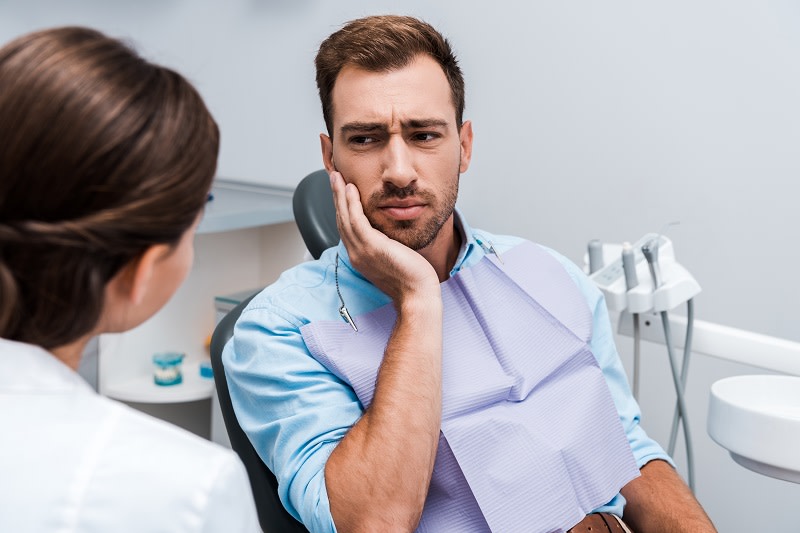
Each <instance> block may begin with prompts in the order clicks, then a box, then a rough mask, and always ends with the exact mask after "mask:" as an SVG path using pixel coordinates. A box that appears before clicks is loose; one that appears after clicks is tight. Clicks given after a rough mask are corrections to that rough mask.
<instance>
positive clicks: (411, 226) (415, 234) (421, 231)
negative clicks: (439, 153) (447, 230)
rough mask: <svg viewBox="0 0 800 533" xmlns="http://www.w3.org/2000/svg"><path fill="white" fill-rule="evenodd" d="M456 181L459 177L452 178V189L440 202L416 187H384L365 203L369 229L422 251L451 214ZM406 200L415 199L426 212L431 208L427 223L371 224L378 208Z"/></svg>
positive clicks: (374, 221) (409, 221)
mask: <svg viewBox="0 0 800 533" xmlns="http://www.w3.org/2000/svg"><path fill="white" fill-rule="evenodd" d="M458 181H459V177H458V176H456V179H455V186H454V187H452V188H451V189H450V190H448V191H447V192H446V193H445V195H444V196H443V197H441V198H437V197H436V196H435V195H434V194H433V193H431V192H428V191H420V190H418V189H417V186H416V184H411V185H409V186H408V187H403V188H399V187H395V186H394V185H392V184H390V183H386V184H385V185H384V188H383V190H381V191H378V192H376V193H374V194H373V195H372V196H370V198H369V202H367V205H368V207H369V209H367V212H366V215H367V219H368V220H369V222H370V224H372V227H374V228H375V229H377V230H378V231H380V232H381V233H383V234H384V235H386V236H387V237H389V238H390V239H394V240H396V241H398V242H400V243H402V244H405V245H406V246H408V247H409V248H411V249H412V250H422V249H423V248H425V247H426V246H428V245H430V244H431V243H432V242H433V241H434V239H436V236H437V235H439V231H440V230H441V229H442V226H444V223H445V222H447V220H448V219H449V218H450V216H451V215H452V214H453V210H454V209H455V207H456V199H457V198H458ZM407 197H412V198H416V199H419V200H420V201H422V202H423V203H425V204H427V205H428V206H429V207H430V208H433V216H432V217H430V218H429V219H427V220H391V221H388V222H386V223H381V222H379V221H377V220H375V217H374V216H373V215H374V213H376V212H377V211H378V209H379V208H378V207H377V206H378V205H381V204H383V203H385V202H386V201H387V200H391V199H394V198H398V199H403V198H407Z"/></svg>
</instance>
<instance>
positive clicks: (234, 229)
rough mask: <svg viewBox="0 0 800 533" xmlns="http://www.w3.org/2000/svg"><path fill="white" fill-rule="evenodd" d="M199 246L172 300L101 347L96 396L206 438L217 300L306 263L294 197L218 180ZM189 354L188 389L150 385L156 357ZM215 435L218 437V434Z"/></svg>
mask: <svg viewBox="0 0 800 533" xmlns="http://www.w3.org/2000/svg"><path fill="white" fill-rule="evenodd" d="M212 194H213V199H212V200H211V201H210V202H209V204H208V207H207V208H206V212H205V215H204V218H203V221H202V223H201V224H200V226H199V228H198V235H197V237H196V239H195V260H194V266H193V268H192V271H191V272H190V273H189V276H188V277H187V279H186V281H185V282H184V284H183V285H182V286H181V287H180V289H178V291H177V292H176V294H175V295H174V296H173V298H172V299H171V300H170V301H169V303H167V305H166V306H165V307H164V308H163V309H161V310H160V311H159V312H158V313H157V314H156V315H154V316H153V317H152V318H150V319H149V320H148V321H147V322H145V323H144V324H142V325H141V326H139V327H137V328H135V329H133V330H131V331H128V332H125V333H121V334H107V335H102V336H101V337H100V339H99V370H98V390H99V392H100V393H101V394H104V395H106V396H109V397H111V398H115V399H118V400H121V401H124V402H126V403H130V404H132V405H133V406H135V407H137V408H139V409H141V410H144V411H146V412H149V413H150V414H153V415H155V416H159V417H161V418H164V419H167V420H169V421H171V422H174V423H176V424H178V425H181V426H183V427H186V428H187V429H190V430H192V431H194V432H196V433H198V434H201V435H203V436H206V437H209V436H210V435H211V433H212V429H213V428H211V421H210V420H211V397H212V391H213V388H214V383H213V380H212V379H208V378H203V377H201V376H200V373H199V364H200V362H201V361H204V360H208V351H207V341H208V339H209V338H210V335H211V333H212V332H213V329H214V325H215V323H216V319H215V311H214V298H215V296H219V295H223V294H229V293H234V292H237V291H242V290H246V289H253V290H254V291H255V290H257V289H259V288H261V287H263V286H265V285H267V284H269V283H271V282H272V281H274V280H275V279H276V278H277V277H278V275H280V273H281V272H282V271H283V270H285V269H287V268H289V267H290V266H292V265H295V264H297V263H299V262H301V261H302V260H303V257H304V253H305V246H304V245H303V242H302V239H301V237H300V234H299V232H298V231H297V228H296V226H295V224H294V219H293V216H292V208H291V199H292V190H291V189H289V188H283V187H271V186H263V185H253V184H245V183H241V182H235V181H230V180H217V182H216V183H215V186H214V188H213V190H212ZM164 351H177V352H182V353H184V354H186V357H185V359H184V362H183V382H182V383H180V384H178V385H170V386H159V385H156V384H155V383H154V381H153V363H152V356H153V354H154V353H156V352H164ZM216 432H218V430H217V431H216Z"/></svg>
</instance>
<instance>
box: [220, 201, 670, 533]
mask: <svg viewBox="0 0 800 533" xmlns="http://www.w3.org/2000/svg"><path fill="white" fill-rule="evenodd" d="M456 227H457V228H458V229H459V231H460V232H461V236H462V246H461V250H460V252H459V255H458V258H457V259H456V262H455V266H454V267H453V270H452V271H451V272H450V275H451V276H452V275H454V274H455V273H456V272H458V271H459V270H461V269H463V268H469V267H470V266H472V265H474V264H476V263H477V262H478V261H480V260H481V259H482V258H483V256H484V255H485V254H486V253H489V247H490V246H491V247H493V249H494V251H496V252H497V253H498V254H500V255H502V254H503V252H504V251H506V250H508V249H510V248H512V247H514V246H516V245H517V244H519V243H520V242H521V241H522V239H520V238H518V237H511V236H499V235H492V234H490V233H487V232H485V231H480V230H473V229H471V228H470V227H469V226H468V225H467V223H466V221H465V220H464V218H463V217H462V216H461V214H460V213H459V212H458V211H456ZM548 252H550V253H551V254H552V255H553V256H554V257H555V258H556V259H557V260H558V261H559V262H560V263H561V264H562V265H563V266H564V268H565V270H566V271H567V272H568V273H569V275H570V277H571V278H572V279H573V281H574V282H575V284H576V285H577V286H578V288H579V290H580V291H581V293H582V294H583V295H584V297H585V299H586V303H587V305H588V306H589V309H590V310H591V311H592V316H593V330H592V338H591V340H590V348H591V350H592V353H593V354H594V356H595V358H596V359H597V362H598V364H599V366H600V368H601V370H602V372H603V375H604V377H605V379H606V381H607V383H608V387H609V390H610V391H611V396H612V398H613V400H614V404H615V405H616V407H617V410H618V411H619V417H620V421H621V422H622V425H623V428H624V430H625V433H626V435H627V437H628V441H629V442H630V445H631V450H632V451H633V454H634V457H635V458H636V462H637V464H638V465H639V467H640V468H641V467H642V466H643V465H644V464H646V463H647V462H649V461H651V460H653V459H663V460H666V461H668V462H670V464H672V461H671V459H670V458H669V457H668V456H667V454H666V453H665V452H664V450H663V449H662V448H661V446H659V445H658V444H657V443H656V442H655V441H653V440H652V439H650V438H649V437H648V436H647V435H646V434H645V432H644V430H643V429H642V428H641V427H640V425H639V418H640V410H639V406H638V404H637V403H636V401H635V400H634V399H633V396H632V394H631V392H630V388H629V386H628V381H627V377H626V374H625V370H624V369H623V367H622V362H621V361H620V358H619V355H618V354H617V350H616V347H615V345H614V338H613V334H612V330H611V323H610V321H609V317H608V311H607V308H606V305H605V300H604V298H603V295H602V293H601V292H600V291H599V290H598V289H597V287H595V285H594V284H593V283H592V282H591V280H589V278H588V277H587V276H586V275H585V274H584V273H583V271H581V270H580V269H579V268H578V267H577V266H576V265H575V264H574V263H572V262H570V261H569V260H568V259H566V258H565V257H563V256H561V255H560V254H558V253H556V252H554V251H552V250H549V249H548ZM337 253H338V254H339V267H338V278H339V288H340V291H341V298H342V299H343V300H344V302H345V304H346V305H347V309H348V310H349V312H350V314H351V315H352V316H353V317H355V319H356V324H357V323H358V318H357V317H358V316H359V315H361V314H364V313H367V312H370V311H372V310H375V309H377V308H378V307H381V306H383V305H385V304H387V303H389V302H390V299H389V298H388V296H386V295H385V294H383V293H382V292H381V291H380V290H378V289H377V288H376V287H375V286H374V285H372V284H371V283H370V282H369V281H367V280H366V279H365V278H364V277H363V276H361V275H360V274H359V273H358V272H357V271H355V270H354V269H353V267H352V266H351V264H350V261H349V257H348V255H347V250H346V249H345V247H344V245H343V244H342V243H339V245H338V246H337V247H334V248H331V249H329V250H326V251H325V252H324V253H323V254H322V256H321V257H320V259H319V260H317V261H311V262H308V263H303V264H301V265H298V266H296V267H294V268H292V269H290V270H288V271H286V272H284V273H283V274H282V275H281V277H280V278H279V279H278V281H277V282H275V283H274V284H273V285H270V286H269V287H267V288H266V289H264V290H263V291H262V292H261V293H260V294H258V295H257V296H256V297H255V298H253V300H252V301H251V303H250V304H249V305H248V307H247V309H245V311H244V312H243V313H242V315H241V318H240V319H239V321H238V322H237V324H236V328H235V331H234V336H233V339H232V340H231V341H230V342H229V343H228V345H227V346H226V347H225V351H224V352H223V361H224V365H225V370H226V375H227V378H228V387H229V389H230V394H231V400H232V402H233V406H234V408H235V410H236V414H237V418H238V419H239V423H240V424H241V426H242V429H243V430H244V431H245V433H247V435H248V436H249V438H250V440H251V442H252V443H253V446H254V447H255V449H256V450H257V451H258V453H259V455H260V456H261V458H262V460H263V461H264V462H265V463H266V465H267V466H268V467H269V468H270V470H272V472H274V473H275V476H276V478H277V479H278V484H279V489H278V492H279V496H280V499H281V501H282V502H283V504H284V506H285V507H286V509H287V510H288V511H289V513H291V514H292V516H294V517H295V518H297V519H298V520H300V521H301V522H303V523H304V524H305V525H306V527H307V528H308V529H309V530H311V531H315V532H316V531H319V532H333V531H336V528H335V526H334V524H333V519H332V518H331V513H330V505H329V502H328V494H327V491H326V489H325V463H326V461H327V459H328V456H329V455H330V454H331V452H332V451H333V449H334V448H335V447H336V444H337V443H338V442H339V441H340V440H341V439H342V438H343V437H344V436H345V434H346V433H347V431H348V430H349V429H350V427H352V426H353V425H354V424H355V423H356V422H357V421H358V419H359V418H360V417H361V415H362V413H363V409H362V406H361V403H360V402H359V401H358V398H357V397H356V395H355V393H354V392H353V390H352V389H351V388H350V386H349V385H347V384H346V383H344V382H342V381H341V380H340V379H339V378H337V377H336V376H334V375H333V374H332V373H330V372H329V371H328V370H327V369H326V368H325V367H324V366H322V365H321V364H320V363H319V362H317V360H316V359H314V358H313V357H312V356H311V354H310V353H309V352H308V350H307V348H306V345H305V343H304V341H303V337H302V335H301V334H300V327H301V326H303V325H305V324H308V323H310V322H314V321H317V320H341V317H340V316H339V307H340V306H341V301H340V297H339V295H338V294H337V291H336V287H335V267H336V255H337ZM624 505H625V499H624V498H623V497H622V495H621V494H619V495H617V496H616V497H615V498H614V499H613V500H612V501H611V502H609V503H608V504H607V505H605V506H603V507H602V508H600V509H598V511H608V512H613V513H615V514H617V515H619V516H622V510H623V507H624Z"/></svg>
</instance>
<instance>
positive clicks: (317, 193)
mask: <svg viewBox="0 0 800 533" xmlns="http://www.w3.org/2000/svg"><path fill="white" fill-rule="evenodd" d="M292 209H293V211H294V221H295V223H296V224H297V229H299V230H300V235H301V236H302V237H303V241H304V242H305V244H306V248H308V251H309V252H310V253H311V255H312V256H313V257H314V259H319V256H320V254H322V252H324V251H325V250H327V249H328V248H330V247H331V246H336V245H337V244H338V243H339V228H337V227H336V208H335V207H334V205H333V193H332V192H331V182H330V179H329V178H328V173H327V172H326V171H325V170H317V171H315V172H312V173H311V174H309V175H308V176H306V177H305V178H303V179H302V180H301V181H300V183H299V184H298V185H297V188H296V189H295V190H294V196H293V197H292Z"/></svg>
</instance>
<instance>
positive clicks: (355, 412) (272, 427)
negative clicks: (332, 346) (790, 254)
mask: <svg viewBox="0 0 800 533" xmlns="http://www.w3.org/2000/svg"><path fill="white" fill-rule="evenodd" d="M301 325H302V324H301V323H300V321H299V320H298V319H297V318H296V317H295V316H293V315H292V314H290V313H289V312H288V311H286V306H284V305H281V306H280V307H278V306H275V305H272V304H271V303H270V302H269V301H261V300H259V298H258V297H256V299H255V300H254V301H253V302H252V303H251V305H250V306H249V307H248V308H247V309H246V310H245V311H244V312H243V313H242V316H241V317H240V319H239V321H238V322H237V324H236V327H235V330H234V336H233V338H232V339H231V340H230V341H229V342H228V344H227V345H226V347H225V350H224V352H223V360H224V366H225V371H226V372H225V373H226V376H227V379H228V387H229V389H230V394H231V401H232V403H233V406H234V408H235V410H236V414H237V418H238V420H239V423H240V425H241V427H242V429H243V430H244V432H245V433H246V434H247V435H248V437H249V438H250V441H251V442H252V443H253V447H254V448H255V449H256V450H257V452H258V453H259V455H260V456H261V459H262V460H263V461H264V463H265V464H266V465H267V466H268V467H269V469H270V470H271V471H272V472H273V473H274V474H275V477H276V478H277V480H278V494H279V497H280V499H281V502H282V503H283V505H284V507H285V508H286V509H287V510H288V512H289V513H290V514H291V515H292V516H294V517H295V518H296V519H298V520H299V521H300V522H302V523H303V524H304V525H305V526H306V527H307V528H308V529H310V530H311V531H320V532H334V531H336V528H335V526H334V523H333V518H332V517H331V512H330V504H329V501H328V495H327V491H326V488H325V463H326V462H327V459H328V456H329V455H330V454H331V452H332V451H333V449H334V448H335V447H336V445H337V443H338V442H339V441H340V440H341V439H342V438H343V437H344V436H345V434H346V433H347V431H348V430H349V429H350V427H351V426H353V424H355V423H356V422H357V421H358V419H359V418H360V417H361V414H362V407H361V404H360V402H359V401H358V398H357V397H356V396H355V393H354V392H353V391H352V389H351V388H350V387H348V386H347V385H346V384H345V383H343V382H342V381H341V380H339V379H338V378H337V377H336V376H334V375H333V374H331V373H330V372H329V371H328V370H327V369H326V368H325V367H324V366H323V365H321V364H320V363H319V362H317V361H316V360H315V359H314V358H313V357H312V356H311V355H310V354H309V353H308V350H307V349H306V346H305V343H304V342H303V338H302V335H301V333H300V326H301Z"/></svg>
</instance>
